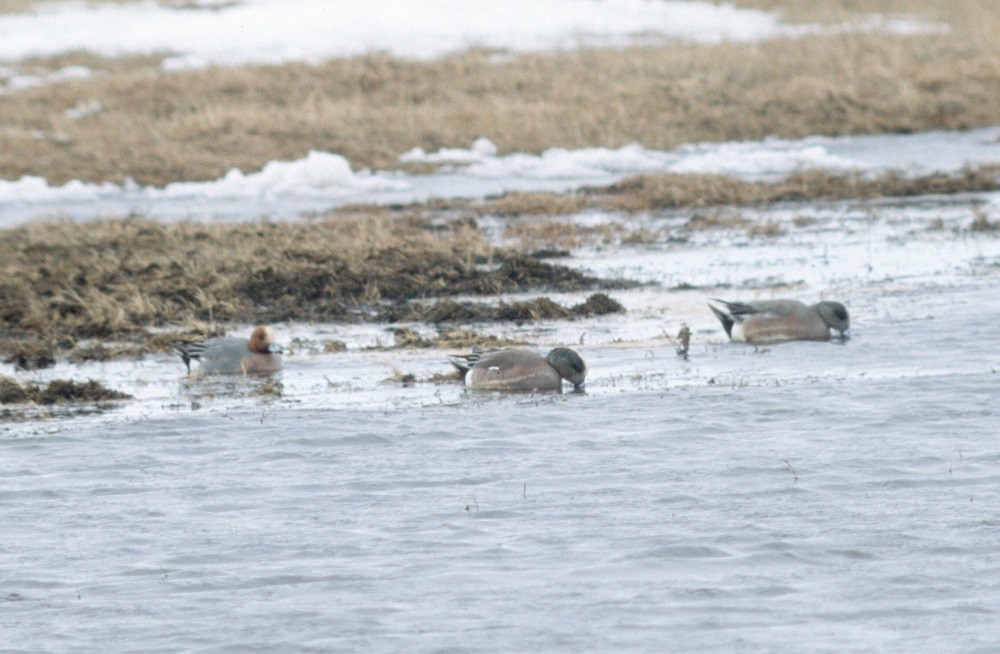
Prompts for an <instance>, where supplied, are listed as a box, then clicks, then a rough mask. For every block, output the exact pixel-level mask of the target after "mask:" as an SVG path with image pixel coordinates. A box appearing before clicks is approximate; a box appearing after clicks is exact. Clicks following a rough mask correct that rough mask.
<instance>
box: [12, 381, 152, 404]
mask: <svg viewBox="0 0 1000 654" xmlns="http://www.w3.org/2000/svg"><path fill="white" fill-rule="evenodd" d="M131 398H132V396H131V395H129V394H127V393H122V392H120V391H116V390H112V389H110V388H106V387H105V386H104V385H103V384H101V383H100V382H99V381H95V380H93V379H91V380H89V381H86V382H75V381H72V380H66V379H53V380H52V381H50V382H49V383H48V384H47V385H45V386H41V385H39V384H38V383H36V382H28V383H27V384H24V385H23V386H22V385H21V384H18V383H17V382H16V381H14V380H13V379H11V378H9V377H2V376H0V404H25V403H34V404H41V405H46V406H48V405H52V404H63V403H66V402H108V401H114V400H127V399H131Z"/></svg>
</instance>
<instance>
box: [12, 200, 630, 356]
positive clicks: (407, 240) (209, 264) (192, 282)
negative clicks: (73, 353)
mask: <svg viewBox="0 0 1000 654" xmlns="http://www.w3.org/2000/svg"><path fill="white" fill-rule="evenodd" d="M0 250H2V251H3V252H4V253H5V254H6V256H5V258H4V260H3V261H2V262H0V275H2V280H3V281H2V282H0V334H6V335H7V336H8V337H18V338H19V337H28V336H31V337H34V338H35V339H36V340H37V341H38V342H40V343H43V344H45V343H49V344H51V345H50V349H51V348H59V349H62V348H67V347H72V345H73V344H74V342H75V341H76V340H78V339H84V338H102V339H107V338H126V339H128V338H132V339H136V338H137V339H138V342H140V343H142V344H144V346H146V347H148V346H149V345H150V344H155V345H159V346H165V345H166V344H167V343H169V342H171V341H174V340H178V339H180V338H183V337H184V334H185V333H187V334H190V336H191V337H192V338H196V337H203V336H204V335H206V334H205V331H206V330H205V329H204V326H205V324H206V323H213V322H215V321H240V322H275V321H283V320H320V319H322V320H348V321H360V320H385V319H396V318H397V317H398V315H402V314H406V313H407V312H408V311H410V308H409V307H410V305H411V303H412V302H413V301H414V300H417V299H425V298H435V297H447V296H452V295H456V294H462V295H495V294H498V293H517V292H525V291H579V290H586V289H598V288H607V287H611V286H614V287H619V286H621V285H622V284H623V283H622V282H607V281H605V280H600V279H596V278H593V277H588V276H586V275H583V274H581V273H579V272H577V271H574V270H571V269H569V268H566V267H564V266H558V265H553V264H549V263H544V262H541V261H537V260H534V259H530V258H527V257H524V256H522V255H519V254H517V253H516V252H513V251H509V250H500V249H497V248H494V247H492V246H490V245H489V244H488V243H487V242H486V240H485V237H484V235H483V233H482V232H481V231H480V230H478V229H477V228H475V227H474V226H473V225H472V224H470V222H469V221H466V220H458V221H454V222H452V223H450V224H447V225H444V226H441V225H438V224H435V223H432V222H431V221H429V220H426V219H423V218H419V217H415V216H412V215H404V216H396V215H391V214H389V213H388V212H383V213H371V214H356V215H339V216H337V217H336V218H331V219H328V220H318V221H299V222H293V223H289V222H282V223H254V224H239V225H231V224H207V225H202V224H191V223H174V224H162V223H158V222H155V221H151V220H143V219H124V220H111V221H98V222H89V223H85V224H78V223H72V222H46V223H35V224H31V225H28V226H25V227H19V228H15V229H8V230H3V231H0ZM414 306H417V305H414ZM420 306H421V307H422V305H420ZM414 310H415V311H423V309H422V308H420V309H414ZM530 313H531V312H530V311H528V312H525V314H526V315H527V314H530ZM500 319H503V318H500ZM510 319H516V318H510ZM170 325H173V326H177V325H180V326H182V327H185V332H181V333H177V332H174V333H168V334H149V333H147V330H148V329H149V328H151V327H162V326H170ZM19 342H20V341H18V340H17V339H16V338H10V339H9V340H6V341H5V346H4V347H5V349H6V350H7V352H6V356H8V357H13V358H17V357H21V358H24V359H26V360H28V359H30V358H31V356H32V355H31V353H30V352H26V351H18V350H17V348H15V347H14V346H13V345H9V344H16V343H19ZM94 355H95V356H100V354H99V353H96V354H94ZM81 356H84V355H82V354H81Z"/></svg>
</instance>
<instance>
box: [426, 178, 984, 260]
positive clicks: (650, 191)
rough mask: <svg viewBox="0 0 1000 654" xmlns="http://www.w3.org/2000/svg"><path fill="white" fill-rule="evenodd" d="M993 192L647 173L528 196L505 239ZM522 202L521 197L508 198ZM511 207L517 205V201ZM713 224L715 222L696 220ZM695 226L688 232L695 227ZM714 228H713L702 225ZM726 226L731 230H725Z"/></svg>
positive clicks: (955, 185) (478, 205)
mask: <svg viewBox="0 0 1000 654" xmlns="http://www.w3.org/2000/svg"><path fill="white" fill-rule="evenodd" d="M998 189H1000V164H996V165H984V166H979V167H975V168H965V169H963V170H960V171H958V172H957V173H954V174H945V173H940V174H931V175H920V176H916V177H910V176H906V175H902V174H900V173H898V172H892V171H890V172H888V173H884V174H882V175H879V176H877V177H864V176H861V175H857V174H853V173H836V172H827V171H823V170H815V169H814V170H805V171H801V172H797V173H793V174H791V175H789V176H788V177H786V178H784V179H781V180H778V181H774V182H753V181H744V180H740V179H736V178H733V177H725V176H722V175H701V174H678V173H652V174H646V175H636V176H634V177H629V178H627V179H624V180H622V181H620V182H617V183H615V184H611V185H609V186H605V187H594V188H589V189H584V190H583V191H581V192H579V193H576V194H573V195H571V196H570V198H569V201H567V197H566V196H564V195H559V194H557V193H532V194H531V207H532V211H531V212H530V213H528V214H526V215H530V216H534V217H535V218H533V219H530V220H524V221H521V220H515V221H512V222H511V223H510V224H509V225H508V227H507V230H506V236H507V237H508V238H514V239H519V240H521V241H522V242H524V243H530V242H532V241H534V242H535V245H534V247H537V246H538V244H545V245H548V246H550V247H563V248H572V247H576V245H577V244H580V243H596V242H602V241H603V242H605V243H610V242H614V240H615V238H616V237H620V236H621V235H622V234H623V233H629V232H630V230H628V229H626V228H624V227H622V226H619V225H613V224H604V225H599V226H596V227H584V226H580V225H574V224H572V223H566V222H559V221H548V220H544V219H539V218H538V217H540V216H561V215H568V214H572V213H577V212H579V211H584V210H587V209H597V210H604V211H624V212H639V211H651V210H657V209H686V208H695V209H696V208H699V207H717V206H727V205H733V206H741V205H763V204H771V203H775V202H808V201H815V200H864V199H875V198H886V197H903V196H914V195H929V194H946V195H947V194H954V193H970V192H981V191H994V190H998ZM512 195H515V196H522V195H524V194H512ZM515 203H518V204H519V203H521V200H520V198H517V199H516V200H515ZM510 204H511V203H510V201H508V199H507V196H501V197H498V198H491V199H486V200H478V201H472V200H454V201H445V200H435V201H433V202H431V203H427V204H424V205H421V206H420V207H414V208H413V209H414V210H416V209H418V208H419V209H420V210H422V211H439V212H455V213H461V214H464V215H470V216H488V215H494V216H505V215H510V214H508V213H507V211H506V210H507V208H508V207H509V206H510ZM700 219H709V220H717V219H718V217H708V218H706V217H704V216H701V217H699V215H698V214H695V215H694V216H693V217H692V219H691V220H692V221H698V220H700ZM696 226H697V225H692V227H696ZM706 226H707V227H714V226H715V225H706ZM728 226H733V225H728Z"/></svg>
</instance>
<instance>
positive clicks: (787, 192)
mask: <svg viewBox="0 0 1000 654" xmlns="http://www.w3.org/2000/svg"><path fill="white" fill-rule="evenodd" d="M998 188H1000V165H993V166H982V167H979V168H966V169H964V170H962V171H960V172H959V173H957V174H954V175H948V174H934V175H922V176H917V177H907V176H905V175H901V174H899V173H895V172H889V173H886V174H884V175H880V176H878V177H875V178H867V177H861V176H858V175H853V174H841V173H830V172H825V171H822V170H809V171H804V172H799V173H794V174H792V175H789V176H788V177H787V178H785V179H782V180H779V181H777V182H747V181H742V180H738V179H734V178H731V177H723V176H719V175H678V174H674V173H662V174H650V175H639V176H636V177H631V178H629V179H626V180H623V181H621V182H619V183H617V184H612V185H611V186H609V187H607V188H604V189H592V190H591V191H590V193H589V196H590V198H591V203H592V206H596V207H603V208H607V209H616V210H622V211H648V210H651V209H676V208H681V207H708V206H719V205H752V204H770V203H774V202H795V201H810V200H848V199H872V198H882V197H902V196H913V195H926V194H935V193H938V194H951V193H963V192H975V191H992V190H996V189H998Z"/></svg>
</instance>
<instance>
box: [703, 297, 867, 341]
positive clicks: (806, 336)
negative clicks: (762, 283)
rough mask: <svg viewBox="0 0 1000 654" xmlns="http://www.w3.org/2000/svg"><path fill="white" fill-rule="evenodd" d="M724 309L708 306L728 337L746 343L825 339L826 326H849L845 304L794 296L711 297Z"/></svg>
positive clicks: (837, 328) (841, 329)
mask: <svg viewBox="0 0 1000 654" xmlns="http://www.w3.org/2000/svg"><path fill="white" fill-rule="evenodd" d="M713 302H718V303H719V304H722V305H724V306H725V310H723V309H720V308H718V307H715V306H712V305H711V304H709V305H708V306H709V307H710V308H711V309H712V311H713V312H714V313H715V315H716V317H718V319H719V320H720V321H721V322H722V326H723V327H724V328H725V330H726V334H728V335H729V338H731V339H733V340H735V341H746V342H747V343H777V342H780V341H828V340H830V330H831V329H832V330H834V331H837V332H840V336H841V337H843V336H845V332H846V331H847V330H848V329H849V328H850V326H851V318H850V316H849V315H848V313H847V308H846V307H845V306H844V305H843V304H841V303H840V302H817V303H816V304H813V305H808V304H803V303H802V302H799V301H798V300H757V301H754V302H726V301H725V300H713Z"/></svg>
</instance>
